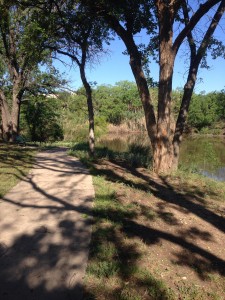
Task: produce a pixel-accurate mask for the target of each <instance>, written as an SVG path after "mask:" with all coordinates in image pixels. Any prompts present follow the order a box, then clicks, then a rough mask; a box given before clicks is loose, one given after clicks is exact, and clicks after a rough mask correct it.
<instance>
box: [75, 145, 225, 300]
mask: <svg viewBox="0 0 225 300" xmlns="http://www.w3.org/2000/svg"><path fill="white" fill-rule="evenodd" d="M86 150H87V148H85V147H84V145H80V146H76V148H75V149H73V150H72V151H71V152H70V153H72V154H73V155H76V156H78V157H80V158H81V160H82V161H83V162H85V163H86V164H87V165H88V166H89V168H90V170H91V173H92V175H93V182H94V186H95V192H96V198H95V205H94V211H93V213H94V225H93V236H92V243H91V247H90V257H89V263H88V267H87V275H86V278H85V293H84V299H86V300H87V299H103V300H104V299H107V300H113V299H116V300H117V299H118V300H147V299H156V300H159V299H162V300H164V299H169V300H175V299H185V300H191V299H195V300H199V299H212V300H219V299H220V300H222V299H223V296H224V292H225V284H224V275H225V271H224V270H225V268H224V267H225V262H224V260H223V257H224V248H225V247H224V246H225V243H224V238H223V237H224V235H223V233H224V230H225V228H224V223H223V222H224V221H223V215H224V199H225V197H224V193H225V185H224V184H223V183H216V182H214V181H212V180H208V179H205V178H204V177H202V176H199V175H197V174H189V173H187V172H185V173H184V172H182V171H179V172H177V173H175V174H172V175H171V176H169V177H168V176H161V177H158V176H155V175H154V174H152V173H151V172H150V171H149V170H147V169H145V168H143V167H142V168H140V167H134V165H132V164H131V161H130V160H129V159H128V160H126V158H127V157H128V158H129V156H126V155H124V156H122V157H121V156H117V153H112V152H109V151H108V150H107V149H104V153H103V155H102V154H101V151H102V150H101V149H100V151H99V152H98V154H97V158H95V159H89V158H88V154H87V151H86Z"/></svg>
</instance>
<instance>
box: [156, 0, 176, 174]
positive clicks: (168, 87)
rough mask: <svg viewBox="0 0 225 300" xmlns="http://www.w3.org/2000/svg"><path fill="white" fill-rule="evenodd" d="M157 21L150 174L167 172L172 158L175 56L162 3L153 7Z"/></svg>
mask: <svg viewBox="0 0 225 300" xmlns="http://www.w3.org/2000/svg"><path fill="white" fill-rule="evenodd" d="M157 8H158V18H159V25H160V26H159V91H158V115H157V139H156V146H155V147H154V148H155V151H154V153H153V170H154V171H155V172H157V173H158V172H165V171H166V172H168V171H169V170H170V168H171V161H172V160H171V158H172V157H173V148H172V139H173V133H174V128H173V123H172V122H171V121H172V112H171V97H172V79H173V68H174V59H175V53H174V51H173V49H172V45H173V40H172V39H173V28H172V27H173V21H174V17H173V14H174V11H173V10H172V9H171V8H170V7H169V6H168V5H167V4H165V3H163V2H161V1H159V2H158V3H157Z"/></svg>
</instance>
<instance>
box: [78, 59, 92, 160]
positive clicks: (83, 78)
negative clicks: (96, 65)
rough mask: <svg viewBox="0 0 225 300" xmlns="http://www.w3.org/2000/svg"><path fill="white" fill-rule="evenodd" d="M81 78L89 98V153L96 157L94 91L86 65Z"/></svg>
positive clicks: (82, 68) (82, 66)
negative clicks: (89, 81)
mask: <svg viewBox="0 0 225 300" xmlns="http://www.w3.org/2000/svg"><path fill="white" fill-rule="evenodd" d="M79 67H80V76H81V80H82V82H83V85H84V88H85V91H86V97H87V106H88V119H89V138H88V142H89V151H90V155H91V156H94V153H95V134H94V109H93V101H92V90H91V86H90V84H89V83H88V81H87V78H86V76H85V65H84V64H80V65H79Z"/></svg>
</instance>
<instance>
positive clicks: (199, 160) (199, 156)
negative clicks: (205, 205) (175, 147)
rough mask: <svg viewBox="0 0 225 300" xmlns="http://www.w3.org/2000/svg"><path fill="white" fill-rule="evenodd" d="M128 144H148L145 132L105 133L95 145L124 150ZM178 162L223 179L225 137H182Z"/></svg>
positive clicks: (224, 169)
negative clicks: (126, 133) (127, 133)
mask: <svg viewBox="0 0 225 300" xmlns="http://www.w3.org/2000/svg"><path fill="white" fill-rule="evenodd" d="M130 144H137V145H140V144H142V145H150V143H149V139H148V137H147V136H146V135H145V134H132V135H131V134H129V135H124V134H121V135H107V136H105V137H104V138H102V139H101V140H99V142H98V143H97V145H101V146H106V147H108V148H109V149H111V150H114V151H119V152H124V151H127V150H128V147H129V145H130ZM180 163H181V164H182V165H183V166H186V167H191V168H192V169H196V170H197V171H199V172H201V173H202V174H203V175H205V176H208V177H211V178H213V179H216V180H219V181H225V137H216V138H215V137H189V138H186V139H184V141H183V143H182V147H181V153H180Z"/></svg>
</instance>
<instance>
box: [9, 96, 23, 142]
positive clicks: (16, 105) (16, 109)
mask: <svg viewBox="0 0 225 300" xmlns="http://www.w3.org/2000/svg"><path fill="white" fill-rule="evenodd" d="M20 105H21V99H20V98H19V97H18V95H17V93H16V94H14V95H13V106H12V113H11V119H12V128H11V140H10V141H12V142H15V140H16V137H17V136H18V135H19V120H20Z"/></svg>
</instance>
